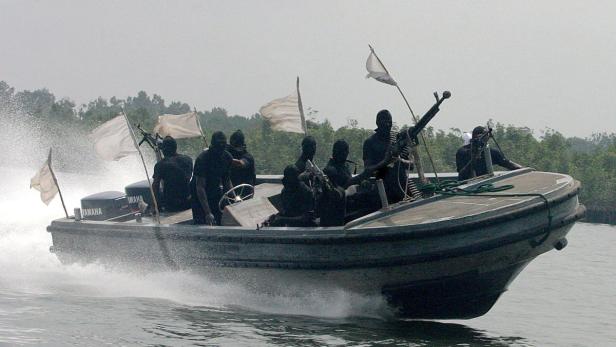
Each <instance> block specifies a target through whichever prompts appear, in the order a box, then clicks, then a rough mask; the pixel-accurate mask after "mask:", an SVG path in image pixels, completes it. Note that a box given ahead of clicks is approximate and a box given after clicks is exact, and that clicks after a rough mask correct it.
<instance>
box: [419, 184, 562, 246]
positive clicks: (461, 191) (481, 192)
mask: <svg viewBox="0 0 616 347" xmlns="http://www.w3.org/2000/svg"><path fill="white" fill-rule="evenodd" d="M462 184H464V182H458V181H452V180H447V181H441V182H440V183H438V182H437V183H428V184H424V185H421V186H420V187H419V190H421V191H422V193H423V192H426V193H432V194H442V195H449V196H487V197H538V198H540V199H541V200H543V203H544V205H545V207H546V209H547V211H548V216H547V217H548V224H547V226H546V234H545V236H544V237H542V238H541V240H539V241H534V240H531V246H532V247H533V248H535V247H537V246H539V245H541V244H543V243H544V242H545V240H547V239H548V237H549V236H550V233H551V230H550V229H551V226H552V219H553V216H552V210H551V208H550V203H549V201H548V198H547V197H546V196H545V195H544V194H541V193H505V194H489V193H497V192H502V191H506V190H509V189H512V188H514V187H515V186H514V185H512V184H504V185H502V186H495V185H493V184H492V183H483V184H480V185H478V186H476V187H472V188H459V186H460V185H462Z"/></svg>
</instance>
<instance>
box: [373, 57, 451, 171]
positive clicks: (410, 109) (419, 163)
mask: <svg viewBox="0 0 616 347" xmlns="http://www.w3.org/2000/svg"><path fill="white" fill-rule="evenodd" d="M368 47H370V51H371V52H372V54H374V57H375V58H376V60H378V62H379V63H380V64H381V66H382V67H383V69H385V72H386V73H387V74H388V75H389V71H387V68H386V67H385V64H383V62H382V61H381V59H380V58H379V56H378V55H377V54H376V52H375V51H374V48H372V46H371V45H368ZM390 76H391V75H390ZM396 88H397V89H398V92H400V95H402V99H404V103H405V104H406V107H408V109H409V111H410V112H411V116H412V117H413V121H415V124H417V122H418V121H419V120H418V119H417V117H416V116H415V112H413V109H412V108H411V105H410V104H409V102H408V100H407V99H406V96H405V95H404V93H403V92H402V89H400V86H399V85H398V83H397V82H396ZM419 135H420V136H421V140H422V143H423V145H424V148H425V150H426V154H427V155H428V159H429V160H430V164H431V165H432V169H433V170H434V177H435V178H436V181H437V182H438V181H439V179H438V173H437V170H436V166H435V165H434V160H432V155H430V150H429V149H428V143H427V142H426V138H425V136H424V131H423V130H421V132H420V133H419ZM413 157H414V159H415V165H416V166H417V174H418V176H419V180H420V181H421V182H423V183H425V182H426V181H427V180H426V176H425V173H424V170H423V166H422V165H421V160H420V158H419V153H417V151H416V150H413Z"/></svg>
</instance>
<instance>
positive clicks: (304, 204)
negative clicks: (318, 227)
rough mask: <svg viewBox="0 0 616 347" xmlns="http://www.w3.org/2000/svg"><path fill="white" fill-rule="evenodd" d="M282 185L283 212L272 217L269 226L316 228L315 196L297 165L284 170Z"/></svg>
mask: <svg viewBox="0 0 616 347" xmlns="http://www.w3.org/2000/svg"><path fill="white" fill-rule="evenodd" d="M302 177H305V176H302ZM282 185H283V188H282V192H281V193H280V200H281V211H280V212H279V213H278V214H275V215H273V216H271V217H270V218H269V220H268V224H269V225H271V226H294V227H302V226H314V225H315V223H314V221H313V212H314V196H313V194H312V190H311V189H310V187H308V185H306V184H305V183H304V182H303V181H302V180H301V179H300V172H299V170H298V169H297V167H295V165H289V166H287V167H286V168H285V169H284V173H283V177H282Z"/></svg>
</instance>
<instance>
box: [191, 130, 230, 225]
mask: <svg viewBox="0 0 616 347" xmlns="http://www.w3.org/2000/svg"><path fill="white" fill-rule="evenodd" d="M210 143H211V145H210V147H209V148H208V149H206V150H204V151H203V152H201V154H199V156H198V157H197V159H196V160H195V168H194V171H193V179H192V181H191V187H192V195H193V199H192V211H193V220H194V222H195V224H207V225H215V224H216V225H220V219H221V217H222V214H221V212H220V210H219V209H218V201H219V200H220V199H221V198H222V195H223V193H224V192H226V191H228V190H229V189H231V180H230V178H229V170H230V168H231V162H232V161H233V157H231V154H229V152H227V151H226V150H225V149H226V147H227V137H226V136H225V134H224V133H223V132H222V131H217V132H215V133H214V134H212V140H211V141H210Z"/></svg>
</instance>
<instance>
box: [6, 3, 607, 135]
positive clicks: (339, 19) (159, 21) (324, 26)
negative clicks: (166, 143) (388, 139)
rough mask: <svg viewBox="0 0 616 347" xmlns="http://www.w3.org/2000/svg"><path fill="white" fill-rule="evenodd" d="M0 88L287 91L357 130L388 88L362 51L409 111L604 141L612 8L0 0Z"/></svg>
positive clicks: (254, 98) (403, 114)
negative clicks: (444, 94)
mask: <svg viewBox="0 0 616 347" xmlns="http://www.w3.org/2000/svg"><path fill="white" fill-rule="evenodd" d="M0 33H1V38H2V39H1V40H0V80H5V81H7V82H8V83H9V84H11V85H12V86H14V87H16V88H17V89H19V90H21V89H37V88H42V87H46V88H48V89H50V90H51V91H52V92H53V93H54V94H55V95H56V96H58V97H68V98H70V99H72V100H73V101H75V102H77V103H83V102H87V101H89V100H92V99H94V98H96V97H98V96H102V97H104V98H109V97H111V96H114V95H115V96H119V97H122V98H123V97H126V96H129V95H136V93H137V92H138V91H139V90H145V91H147V92H148V94H150V95H151V94H153V93H156V94H159V95H161V96H163V97H164V98H165V100H166V101H168V102H170V101H172V100H181V101H184V102H187V103H189V104H190V105H194V106H196V107H197V108H199V109H210V108H212V107H224V108H226V109H227V110H228V111H229V113H231V114H239V115H245V116H248V115H251V114H253V113H255V112H257V111H258V109H259V107H260V106H262V105H263V104H265V103H266V102H268V101H270V100H271V99H274V98H278V97H282V96H285V95H288V94H290V93H291V92H292V91H293V88H294V83H295V77H296V76H300V79H301V91H302V97H303V99H304V104H305V106H310V107H312V108H314V109H316V110H318V111H319V113H318V118H319V119H323V118H328V119H329V120H330V121H331V122H332V123H333V124H334V125H335V126H341V125H344V124H346V122H347V120H348V119H350V118H353V119H357V120H359V123H360V126H364V127H373V124H374V117H375V114H376V112H377V111H378V110H380V109H383V108H388V109H389V110H391V111H392V113H393V115H394V120H395V121H397V122H399V123H408V122H409V120H410V117H409V113H408V111H407V110H406V107H405V104H404V102H403V100H402V98H401V97H400V95H399V94H398V92H397V90H396V89H395V88H394V87H391V86H388V85H385V84H382V83H379V82H377V81H375V80H367V79H365V75H366V70H365V62H366V58H367V57H368V53H369V49H368V44H369V43H370V44H372V45H373V46H374V48H375V49H376V52H377V54H379V56H380V58H381V59H382V60H383V62H384V63H385V65H386V67H387V68H388V69H389V70H390V72H391V74H392V76H393V77H394V78H395V79H396V80H397V81H398V83H399V85H400V86H401V87H402V89H403V90H404V91H405V93H406V94H407V97H408V99H409V102H410V103H411V106H412V107H413V108H414V111H415V112H416V113H418V114H423V112H425V111H426V110H427V108H429V106H430V105H431V104H432V102H433V100H434V99H433V96H432V92H433V91H435V90H438V91H443V90H450V91H451V92H452V94H453V96H452V98H451V99H450V100H449V101H447V102H446V104H444V105H443V107H442V108H441V113H440V114H439V115H438V116H437V118H435V120H434V121H433V125H434V126H435V127H437V128H440V129H448V128H451V127H457V128H461V129H463V130H468V129H472V127H473V126H474V125H476V124H479V123H485V121H487V120H488V119H489V118H493V119H495V120H497V121H500V122H503V123H506V124H513V125H516V126H529V127H531V128H533V129H535V130H536V131H537V134H540V132H539V131H540V130H541V129H545V128H546V127H550V128H553V129H556V130H559V131H561V132H563V133H564V134H566V135H569V136H572V135H578V136H588V135H590V134H591V133H593V132H602V131H607V132H616V1H602V2H600V1H575V2H573V1H562V0H560V1H473V2H471V1H421V2H419V1H303V2H300V1H230V0H226V1H127V0H122V1H83V0H79V1H77V0H75V1H24V0H14V1H13V0H0Z"/></svg>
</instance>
